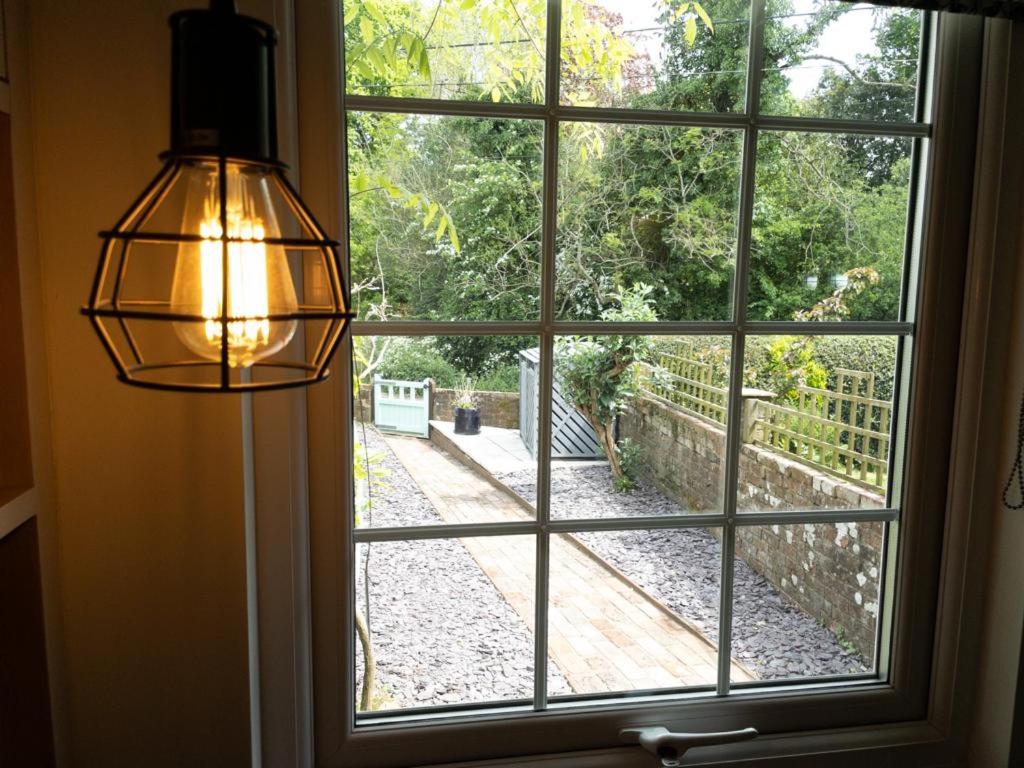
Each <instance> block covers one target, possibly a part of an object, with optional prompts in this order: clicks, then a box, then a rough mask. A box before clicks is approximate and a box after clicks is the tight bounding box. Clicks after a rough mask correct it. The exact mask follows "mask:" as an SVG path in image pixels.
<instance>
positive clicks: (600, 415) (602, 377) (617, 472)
mask: <svg viewBox="0 0 1024 768" xmlns="http://www.w3.org/2000/svg"><path fill="white" fill-rule="evenodd" d="M650 293H651V288H650V286H647V285H642V284H639V283H638V284H635V285H633V287H632V288H629V289H626V290H623V291H620V292H619V293H617V294H616V295H615V297H614V298H615V302H616V303H615V304H614V305H613V306H611V307H608V308H606V309H605V310H604V311H602V313H601V319H602V320H605V321H608V322H613V323H614V322H652V321H655V320H657V319H658V316H657V314H656V313H655V311H654V309H653V308H652V306H651V300H650ZM651 350H652V344H651V341H650V339H649V338H647V337H644V336H637V335H632V334H611V335H607V336H585V337H568V338H564V339H559V341H558V345H557V347H556V349H555V371H556V373H557V375H558V380H559V383H560V387H561V390H562V394H563V395H564V396H565V397H567V398H568V400H569V401H570V402H571V403H572V404H573V405H574V406H575V407H576V409H577V410H578V411H579V412H580V413H582V414H583V415H584V416H585V417H586V418H587V421H589V422H590V425H591V426H592V427H593V428H594V431H595V432H596V433H597V436H598V439H599V440H600V442H601V445H602V447H603V448H604V452H605V456H607V457H608V464H609V467H610V468H611V470H612V474H613V475H614V477H615V479H616V480H621V479H622V478H623V477H625V474H624V472H623V470H622V467H621V465H620V460H619V449H618V447H617V445H616V443H615V419H616V417H617V416H618V415H619V414H620V413H621V412H622V411H623V409H624V408H625V407H626V403H627V402H628V401H629V399H630V398H632V397H633V396H635V394H636V391H637V385H638V384H639V370H638V368H639V366H638V365H637V363H639V362H641V361H644V360H647V359H648V357H649V353H650V352H651Z"/></svg>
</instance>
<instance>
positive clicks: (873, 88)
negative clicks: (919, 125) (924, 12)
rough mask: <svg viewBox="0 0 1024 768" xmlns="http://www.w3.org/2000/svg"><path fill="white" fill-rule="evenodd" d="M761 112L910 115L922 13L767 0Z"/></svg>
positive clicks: (818, 0)
mask: <svg viewBox="0 0 1024 768" xmlns="http://www.w3.org/2000/svg"><path fill="white" fill-rule="evenodd" d="M765 10H766V16H767V18H766V23H765V46H764V80H763V82H762V85H761V111H762V112H763V113H765V114H771V115H800V116H804V117H834V118H841V119H846V120H884V121H911V120H913V119H914V106H915V103H916V97H917V69H918V55H919V49H920V35H921V12H920V11H915V10H912V9H894V8H878V7H875V6H872V5H870V4H868V3H857V4H853V3H847V2H835V1H833V0H769V2H768V3H767V6H766V9H765Z"/></svg>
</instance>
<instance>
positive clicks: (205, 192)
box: [82, 2, 352, 392]
mask: <svg viewBox="0 0 1024 768" xmlns="http://www.w3.org/2000/svg"><path fill="white" fill-rule="evenodd" d="M170 24H171V27H172V30H173V37H172V41H173V42H172V72H173V83H172V116H171V119H172V129H171V150H170V151H169V152H167V153H165V154H164V155H163V156H162V157H163V158H164V159H165V161H166V162H165V165H164V167H163V169H162V170H161V171H160V172H159V174H158V175H157V176H156V178H155V179H154V180H153V181H152V182H151V183H150V185H149V186H148V187H147V188H146V190H145V191H144V192H143V193H142V194H141V195H140V196H139V198H138V199H137V200H136V201H135V203H134V204H133V205H132V206H131V208H130V209H129V210H128V211H127V213H125V214H124V215H123V216H122V217H121V218H120V220H119V221H118V222H117V223H116V224H115V225H114V226H113V228H111V229H110V230H108V231H104V232H101V233H100V236H101V237H102V238H103V245H102V249H101V252H100V259H99V266H98V267H97V271H96V276H95V279H94V281H93V287H92V292H91V294H90V297H89V303H88V305H87V306H86V307H84V308H83V310H82V312H83V313H84V314H85V315H87V316H88V317H89V318H90V320H91V321H92V324H93V326H94V327H95V329H96V332H97V333H98V334H99V337H100V339H101V341H102V342H103V346H104V347H105V348H106V350H107V352H108V353H109V355H110V358H111V360H112V361H113V363H114V365H115V367H116V368H117V372H118V377H119V378H120V379H121V380H122V381H124V382H126V383H128V384H132V385H135V386H140V387H149V388H153V389H164V390H178V391H181V390H187V391H204V392H231V391H253V390H268V389H281V388H285V387H295V386H303V385H307V384H312V383H315V382H317V381H321V380H323V379H325V378H326V377H327V376H328V373H329V370H328V367H327V364H328V361H329V360H330V358H331V355H332V354H333V352H334V350H335V349H336V348H337V346H338V343H339V342H340V340H341V338H342V336H343V334H344V332H345V330H346V328H347V326H348V323H349V322H350V320H351V318H352V313H351V312H350V311H349V297H348V294H347V288H346V283H345V280H344V273H343V270H342V263H341V257H340V254H339V249H338V246H339V244H338V243H337V242H336V241H334V240H331V239H330V238H329V237H328V236H327V234H326V233H325V232H324V230H323V228H322V227H321V226H320V225H319V224H318V223H317V221H316V219H315V218H314V216H313V214H312V213H311V212H310V210H309V208H308V207H307V206H306V205H305V204H304V203H303V202H302V199H301V198H300V197H299V195H298V193H297V192H296V191H295V189H294V188H293V187H292V185H291V184H290V183H289V181H288V179H287V178H286V176H285V170H286V166H285V165H283V164H282V163H281V162H279V161H278V159H277V138H276V124H275V121H274V118H273V116H274V113H275V93H274V66H273V62H274V57H273V48H274V45H275V42H276V33H275V32H274V29H273V27H271V26H269V25H267V24H265V23H263V22H261V21H259V20H256V19H251V18H248V17H245V16H241V15H239V14H237V13H236V12H235V9H234V6H233V3H230V2H214V3H212V4H211V7H210V9H209V10H200V11H183V12H180V13H176V14H174V15H173V16H171V19H170Z"/></svg>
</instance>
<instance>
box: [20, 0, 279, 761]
mask: <svg viewBox="0 0 1024 768" xmlns="http://www.w3.org/2000/svg"><path fill="white" fill-rule="evenodd" d="M191 5H197V4H195V3H192V4H190V3H182V2H181V0H149V1H148V2H145V3H139V2H137V0H79V1H78V2H73V3H69V2H63V1H62V0H39V1H38V2H33V3H32V5H31V18H30V24H31V35H30V46H29V47H30V51H31V58H30V69H31V72H32V78H33V89H32V121H33V132H34V142H33V143H34V156H35V171H36V200H35V202H36V208H37V220H38V247H39V262H40V264H41V273H42V285H43V305H44V313H43V318H42V320H43V328H44V331H45V336H46V340H47V349H48V355H49V363H48V367H49V380H50V395H51V414H52V427H53V450H52V454H53V464H54V467H55V474H56V478H57V484H56V487H57V493H56V508H57V510H58V512H57V526H56V528H57V540H56V550H57V551H58V553H59V555H58V558H57V563H58V565H57V567H58V573H59V580H60V584H61V593H60V596H59V613H60V619H61V622H62V624H63V631H62V638H61V639H62V643H61V646H62V647H63V649H64V653H63V657H64V658H63V661H64V664H63V667H64V685H63V701H64V706H65V712H64V720H65V724H66V729H67V752H68V753H69V754H70V756H71V758H70V759H69V760H65V761H64V762H63V764H64V765H75V766H100V765H102V766H111V767H113V766H139V765H146V766H182V765H188V766H235V765H244V764H246V763H247V762H248V759H249V726H248V715H249V713H248V698H247V697H248V682H247V660H246V659H247V657H246V619H245V562H244V551H243V541H244V525H243V517H242V472H241V443H240V418H239V413H240V411H239V402H238V399H237V398H236V397H235V396H222V395H187V396H186V395H182V394H176V393H157V392H150V391H146V390H140V389H134V388H131V387H127V386H125V385H123V384H121V383H119V382H118V381H117V380H116V379H115V376H114V370H113V368H112V366H111V364H110V361H109V360H108V358H107V356H106V354H105V352H104V351H103V349H102V347H101V346H100V343H99V341H98V339H97V338H96V337H95V335H94V333H93V331H92V329H91V327H90V326H89V323H88V322H87V321H86V320H85V319H84V318H83V317H82V316H81V315H80V314H79V311H78V310H79V307H80V306H81V305H82V304H83V303H84V302H85V300H86V298H87V295H88V291H89V288H90V282H91V279H92V275H93V271H94V269H95V266H96V259H97V256H98V253H99V239H98V238H97V235H96V233H97V231H98V230H100V229H103V228H106V227H109V226H111V225H112V224H113V223H114V222H115V220H116V219H117V218H118V216H120V214H121V213H123V212H124V210H125V209H126V208H127V207H128V206H129V204H130V203H131V202H132V201H133V200H134V198H135V197H136V196H137V195H138V193H139V192H140V191H141V190H142V189H143V187H144V186H145V185H146V183H147V182H148V181H149V180H150V179H151V178H152V177H153V176H154V175H155V174H156V172H157V170H158V169H159V161H158V160H157V157H156V156H157V154H158V153H159V152H160V151H162V150H164V149H166V147H167V145H168V122H169V85H170V70H169V62H170V32H169V29H168V26H167V22H166V18H167V16H168V15H169V14H170V13H171V12H172V11H175V10H178V9H180V8H182V7H189V6H191ZM198 5H201V4H198ZM240 5H241V7H242V10H243V11H245V12H248V13H251V14H253V15H260V14H259V12H258V11H259V9H258V8H254V7H252V6H254V5H256V2H255V1H253V2H245V1H244V0H243V2H241V3H240ZM263 15H266V14H263Z"/></svg>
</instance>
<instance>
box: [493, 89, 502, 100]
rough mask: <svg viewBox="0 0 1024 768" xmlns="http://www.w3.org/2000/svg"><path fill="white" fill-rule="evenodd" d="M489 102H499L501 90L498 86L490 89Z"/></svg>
mask: <svg viewBox="0 0 1024 768" xmlns="http://www.w3.org/2000/svg"><path fill="white" fill-rule="evenodd" d="M491 101H493V102H499V101H501V89H500V88H499V87H498V86H494V87H493V88H491Z"/></svg>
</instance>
